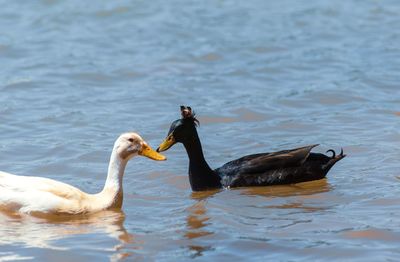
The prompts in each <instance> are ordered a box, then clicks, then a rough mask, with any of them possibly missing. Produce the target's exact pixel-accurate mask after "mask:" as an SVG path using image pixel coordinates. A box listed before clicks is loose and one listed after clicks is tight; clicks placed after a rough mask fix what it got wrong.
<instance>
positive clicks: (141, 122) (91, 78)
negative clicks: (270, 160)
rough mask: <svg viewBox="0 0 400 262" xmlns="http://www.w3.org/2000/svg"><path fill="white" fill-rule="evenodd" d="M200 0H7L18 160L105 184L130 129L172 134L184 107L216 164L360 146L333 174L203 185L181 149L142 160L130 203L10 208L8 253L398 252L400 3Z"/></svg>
mask: <svg viewBox="0 0 400 262" xmlns="http://www.w3.org/2000/svg"><path fill="white" fill-rule="evenodd" d="M0 1H1V0H0ZM183 2H185V4H183ZM187 2H188V1H179V0H170V1H160V0H155V1H130V2H129V1H97V2H96V4H91V3H89V2H88V1H80V0H70V1H50V0H43V1H24V4H21V1H4V0H3V1H2V3H3V4H2V5H1V8H0V32H1V34H0V60H1V64H2V65H6V66H3V67H2V69H1V70H0V90H1V92H0V123H1V125H0V170H5V171H9V172H11V173H15V174H21V175H37V176H45V177H51V178H53V179H56V180H59V181H63V182H67V183H69V184H72V185H74V186H78V187H79V188H82V189H85V191H86V190H87V191H88V192H96V191H97V189H98V188H101V187H102V186H103V183H104V177H105V173H104V172H105V170H107V161H105V160H106V159H108V158H109V152H110V148H111V146H112V143H113V142H114V139H115V137H116V136H118V134H120V133H122V132H126V131H129V130H134V131H137V132H139V133H140V134H141V135H143V136H144V138H145V139H146V140H148V141H149V142H150V144H151V145H153V146H156V145H158V143H159V142H160V140H161V139H162V138H164V137H165V133H166V131H167V130H166V129H167V128H168V127H169V125H170V123H171V121H172V120H174V119H176V118H177V117H178V116H179V105H181V104H189V105H191V106H192V108H193V109H194V110H195V111H196V113H197V115H198V117H199V119H200V120H201V126H200V127H199V129H198V130H199V134H200V136H201V139H202V144H203V147H204V153H205V155H206V158H207V160H208V161H209V164H210V166H212V167H218V166H221V165H222V164H224V163H226V162H227V161H229V160H232V159H237V158H239V157H241V156H243V155H246V154H252V153H257V152H271V151H278V150H281V149H288V148H295V147H298V146H302V145H307V144H315V143H320V144H321V145H320V146H319V147H317V148H315V150H314V151H315V152H325V151H326V150H327V149H329V148H331V147H332V148H334V149H338V148H340V147H344V149H345V152H346V153H347V155H348V157H346V158H345V159H344V160H343V161H340V162H339V163H338V164H337V165H335V166H334V167H333V169H332V170H331V171H330V172H329V174H328V177H327V179H325V180H320V181H315V182H311V183H303V184H298V185H287V186H273V187H254V188H240V189H239V188H233V189H230V190H217V191H210V192H202V193H193V194H191V191H190V185H189V182H188V178H187V164H188V162H187V156H186V154H185V150H184V148H183V147H182V146H178V145H177V146H175V147H174V148H173V149H171V150H170V151H168V152H167V157H168V161H166V162H164V163H154V162H151V161H149V160H147V159H143V158H138V159H135V160H134V161H133V162H132V163H130V164H129V165H128V167H127V170H126V175H125V177H124V193H125V195H124V196H125V199H124V206H123V211H124V213H120V212H118V211H116V212H114V211H110V212H104V213H99V214H95V215H94V216H88V217H79V218H72V217H69V218H65V219H64V218H59V217H55V218H54V217H53V218H49V217H48V218H37V217H26V216H20V215H18V214H6V213H2V214H1V215H0V260H6V259H18V258H21V259H22V258H32V259H33V260H37V261H59V262H63V261H75V262H80V261H108V260H110V259H112V260H124V258H125V260H127V261H130V260H141V261H186V260H188V259H190V258H193V257H197V258H198V259H200V260H204V261H206V260H207V261H219V260H223V261H224V260H225V261H248V260H250V259H253V260H255V261H325V260H330V259H331V258H332V260H340V261H348V260H353V259H355V260H359V261H382V260H386V261H397V260H398V257H399V251H398V233H399V222H398V221H399V217H400V209H399V208H398V203H400V199H399V196H400V180H399V179H400V178H399V175H400V174H399V171H398V170H399V163H400V162H399V159H400V154H399V139H400V137H399V130H400V113H399V111H400V108H399V104H400V99H399V95H398V90H399V73H398V72H399V61H400V59H399V57H400V50H399V47H398V43H399V39H400V31H399V30H400V29H399V28H400V27H399V26H395V25H398V24H400V15H399V14H400V3H399V1H396V0H387V1H372V0H371V1H360V0H348V1H331V0H318V1H306V0H299V1H293V0H281V1H265V0H254V1H233V0H224V1H215V0H205V1H190V4H188V3H187ZM2 256H6V258H3V257H2ZM200 256H201V257H200Z"/></svg>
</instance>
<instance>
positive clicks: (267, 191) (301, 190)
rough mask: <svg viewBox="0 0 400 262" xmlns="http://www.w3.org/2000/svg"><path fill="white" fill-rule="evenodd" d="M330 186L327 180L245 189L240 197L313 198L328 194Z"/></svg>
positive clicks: (242, 189)
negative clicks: (320, 194) (317, 195)
mask: <svg viewBox="0 0 400 262" xmlns="http://www.w3.org/2000/svg"><path fill="white" fill-rule="evenodd" d="M331 189H332V186H331V185H330V184H329V183H328V181H327V179H320V180H315V181H310V182H304V183H298V184H291V185H277V186H266V187H247V188H241V189H240V190H241V194H242V195H248V196H266V197H291V196H304V197H307V196H313V195H316V194H319V193H324V192H329V191H330V190H331ZM234 190H237V189H234Z"/></svg>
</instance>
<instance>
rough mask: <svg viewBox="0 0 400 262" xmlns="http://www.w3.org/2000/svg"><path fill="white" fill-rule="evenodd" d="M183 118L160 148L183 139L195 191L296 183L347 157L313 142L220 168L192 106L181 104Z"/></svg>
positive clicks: (324, 171) (317, 175)
mask: <svg viewBox="0 0 400 262" xmlns="http://www.w3.org/2000/svg"><path fill="white" fill-rule="evenodd" d="M181 113H182V118H181V119H178V120H176V121H174V122H173V123H172V125H171V128H170V130H169V132H168V135H167V138H166V139H165V140H164V141H163V142H162V143H161V144H160V147H159V148H158V149H157V151H159V152H160V151H165V150H168V149H169V148H170V147H171V146H173V145H174V144H175V143H178V142H180V143H182V144H183V145H184V147H185V149H186V152H187V154H188V157H189V181H190V185H191V187H192V190H193V191H201V190H207V189H213V188H221V187H244V186H268V185H282V184H293V183H300V182H306V181H312V180H318V179H322V178H324V177H325V176H326V175H327V173H328V171H329V170H330V169H331V168H332V166H333V165H334V164H335V163H336V162H337V161H339V160H340V159H342V158H344V157H345V155H344V154H343V152H341V153H340V154H339V155H337V156H336V154H335V152H334V151H333V150H328V151H331V152H332V153H333V156H332V157H329V156H327V155H324V154H319V153H311V150H312V149H313V148H314V147H316V146H317V145H310V146H305V147H300V148H296V149H291V150H283V151H279V152H273V153H260V154H252V155H247V156H244V157H241V158H239V159H236V160H233V161H230V162H228V163H226V164H224V165H223V166H221V167H219V168H217V169H214V170H213V169H211V168H210V167H209V165H208V164H207V162H206V160H205V158H204V155H203V151H202V146H201V142H200V139H199V136H198V134H197V130H196V126H197V123H198V121H197V120H196V118H195V117H194V115H193V114H192V112H191V108H190V107H183V106H182V107H181Z"/></svg>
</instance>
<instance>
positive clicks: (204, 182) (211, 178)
mask: <svg viewBox="0 0 400 262" xmlns="http://www.w3.org/2000/svg"><path fill="white" fill-rule="evenodd" d="M183 145H184V146H185V149H186V152H187V154H188V157H189V181H190V185H191V187H192V190H193V191H200V190H205V189H210V188H218V187H221V183H220V178H219V176H218V175H217V174H216V173H215V172H214V171H213V170H212V169H211V168H210V166H209V165H208V164H207V162H206V160H205V159H204V154H203V149H202V147H201V142H200V139H199V136H198V134H197V130H196V128H193V132H192V134H191V136H189V137H188V138H187V139H186V140H185V141H184V142H183Z"/></svg>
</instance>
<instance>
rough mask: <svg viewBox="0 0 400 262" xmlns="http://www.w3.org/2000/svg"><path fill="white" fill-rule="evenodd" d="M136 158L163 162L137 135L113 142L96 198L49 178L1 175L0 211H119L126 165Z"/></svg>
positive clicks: (60, 212)
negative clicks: (105, 174) (104, 175)
mask: <svg viewBox="0 0 400 262" xmlns="http://www.w3.org/2000/svg"><path fill="white" fill-rule="evenodd" d="M136 155H143V156H146V157H149V158H151V159H154V160H165V157H164V156H163V155H161V154H159V153H157V152H155V151H154V150H153V149H151V148H150V147H149V146H148V145H147V143H146V142H145V141H144V140H143V139H142V138H141V137H140V136H139V135H138V134H136V133H125V134H122V135H121V136H120V137H119V138H118V139H117V140H116V141H115V144H114V148H113V151H112V153H111V157H110V163H109V167H108V175H107V180H106V183H105V185H104V188H103V190H102V191H101V192H99V193H97V194H88V193H85V192H83V191H81V190H79V189H78V188H76V187H73V186H71V185H68V184H66V183H62V182H59V181H56V180H53V179H49V178H43V177H30V176H17V175H13V174H9V173H6V172H1V171H0V210H7V211H13V212H21V213H30V214H33V215H34V214H41V213H44V214H82V213H92V212H97V211H100V210H106V209H110V208H121V206H122V200H123V194H122V192H123V191H122V177H123V175H124V171H125V167H126V164H127V163H128V161H129V160H130V159H131V158H132V157H134V156H136Z"/></svg>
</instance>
